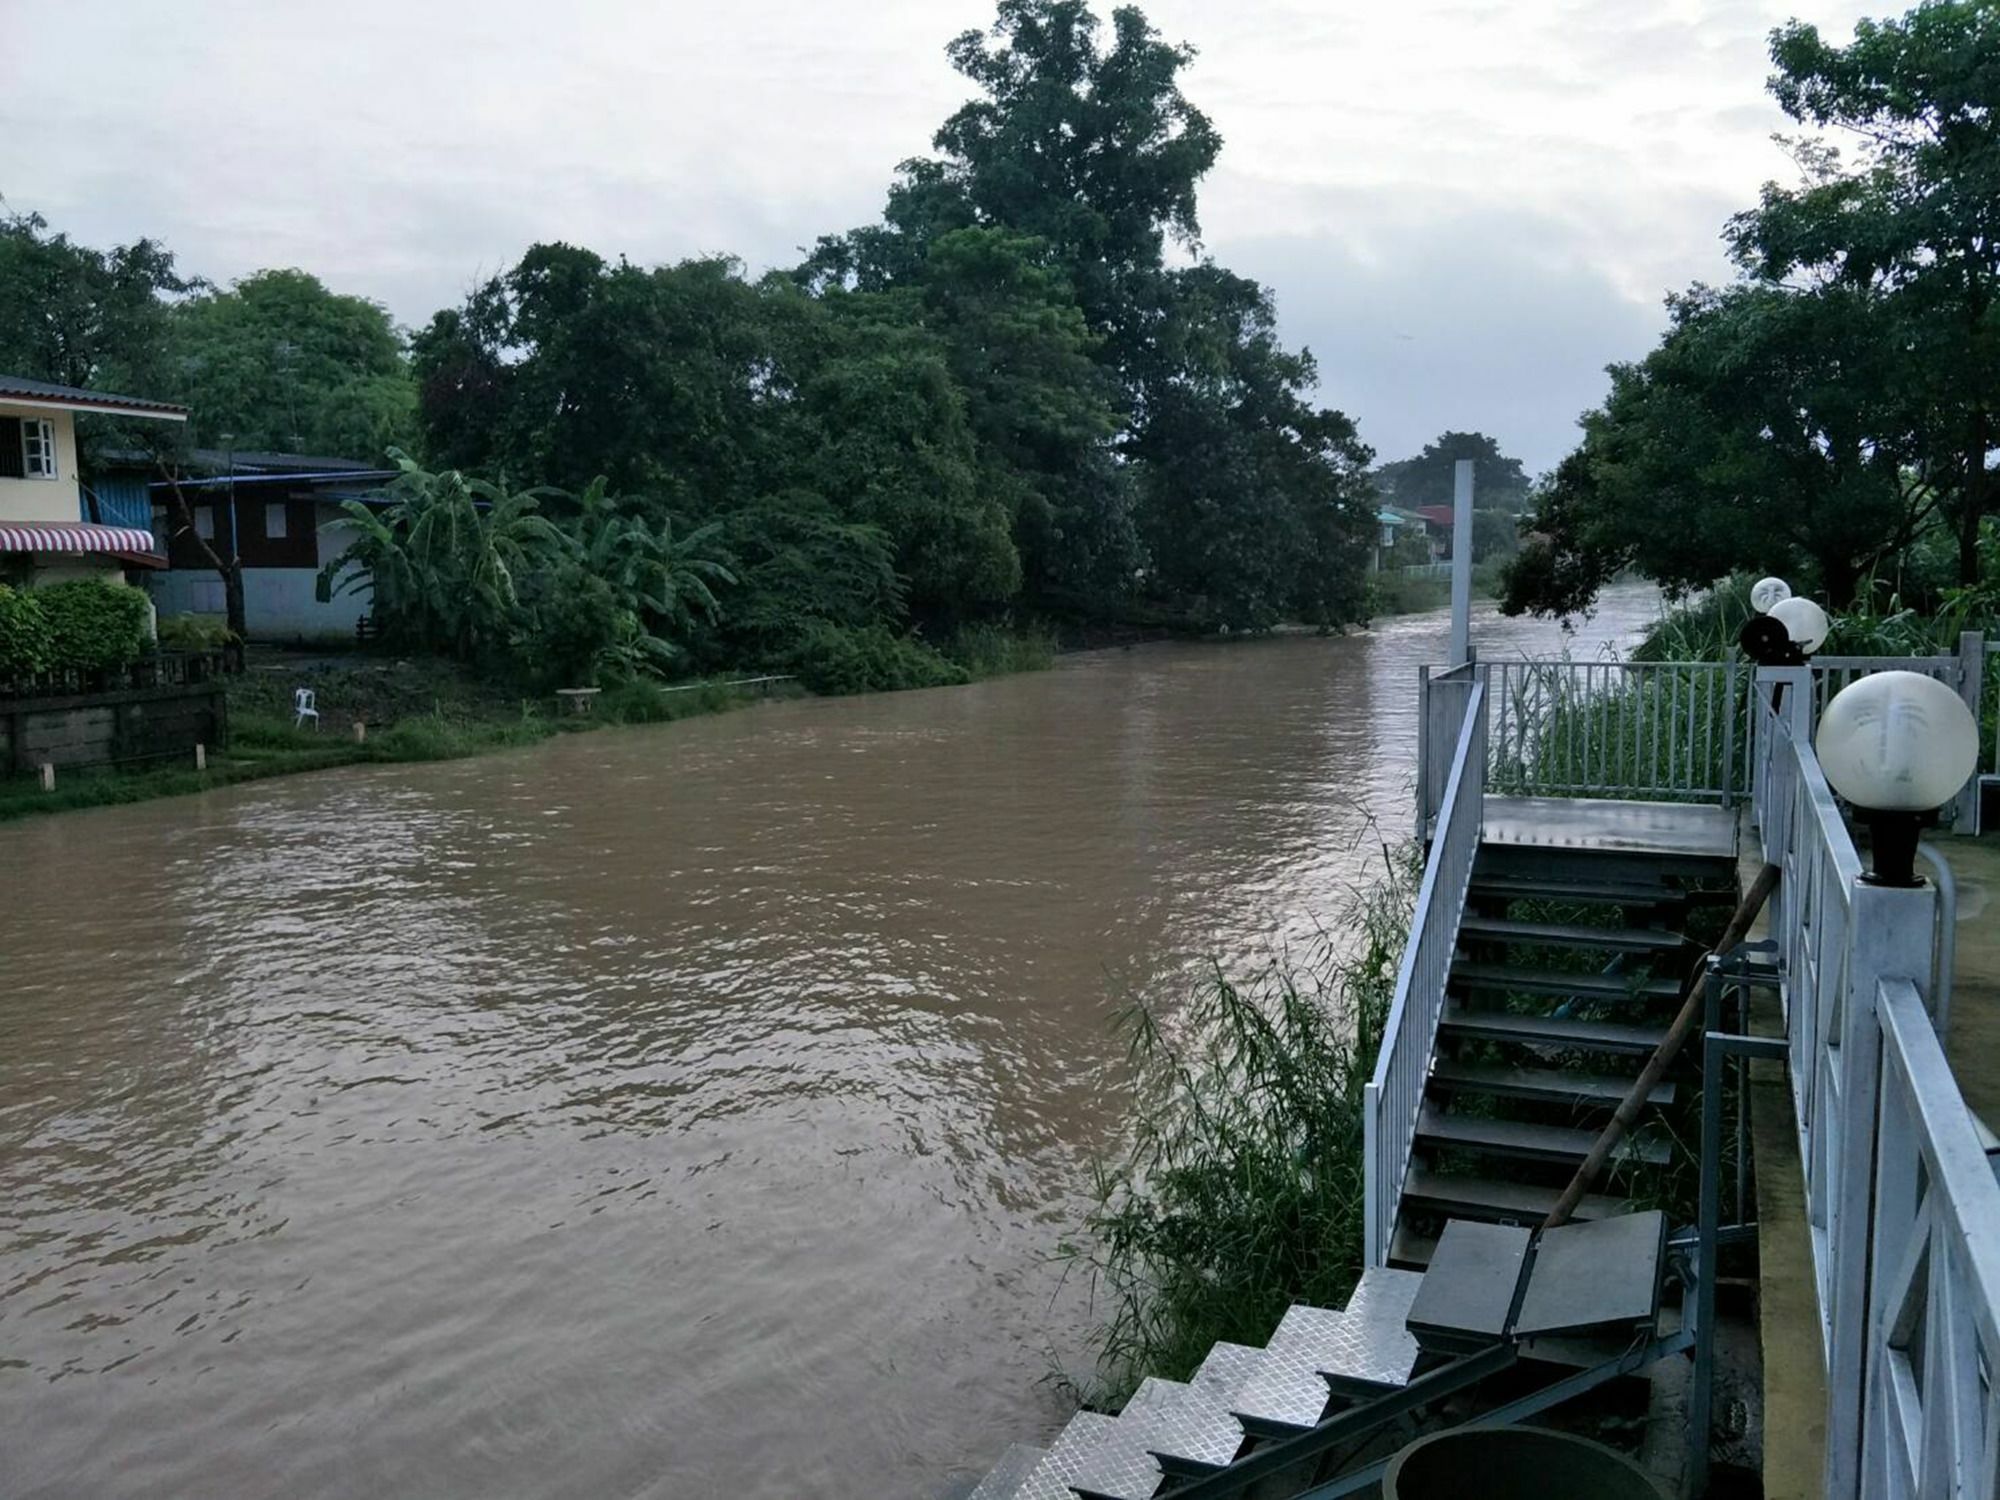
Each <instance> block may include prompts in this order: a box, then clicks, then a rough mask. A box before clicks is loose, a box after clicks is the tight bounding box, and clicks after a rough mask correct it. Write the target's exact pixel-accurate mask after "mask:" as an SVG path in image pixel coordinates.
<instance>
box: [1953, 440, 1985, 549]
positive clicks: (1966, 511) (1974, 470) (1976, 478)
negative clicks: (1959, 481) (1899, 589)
mask: <svg viewBox="0 0 2000 1500" xmlns="http://www.w3.org/2000/svg"><path fill="white" fill-rule="evenodd" d="M1987 427H1988V422H1987V415H1986V413H1985V412H1984V411H1976V412H1974V413H1973V414H1972V441H1971V443H1970V444H1968V445H1967V448H1966V454H1965V489H1964V491H1963V494H1962V496H1961V499H1960V501H1959V505H1960V509H1959V513H1958V581H1959V583H1960V584H1961V585H1963V586H1964V587H1967V588H1970V587H1972V586H1973V585H1975V584H1977V583H1978V582H1979V523H1980V521H1981V520H1983V519H1984V518H1985V515H1986V448H1987V443H1988V435H1987Z"/></svg>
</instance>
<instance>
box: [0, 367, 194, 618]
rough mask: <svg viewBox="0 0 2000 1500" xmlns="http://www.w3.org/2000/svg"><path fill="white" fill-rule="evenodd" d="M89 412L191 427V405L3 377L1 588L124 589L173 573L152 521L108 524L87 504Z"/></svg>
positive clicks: (111, 519) (0, 388)
mask: <svg viewBox="0 0 2000 1500" xmlns="http://www.w3.org/2000/svg"><path fill="white" fill-rule="evenodd" d="M79 412H83V413H100V414H103V415H107V416H115V417H126V418H131V417H139V418H144V419H146V420H149V421H159V422H185V421H186V420H187V409H186V408H185V407H180V406H175V405H173V404H171V403H170V402H166V401H153V400H149V399H147V398H145V397H142V396H113V395H109V394H107V393H105V392H103V391H86V390H80V389H78V388H77V387H75V386H69V385H52V384H50V383H49V382H48V381H45V380H29V379H27V378H25V377H23V376H19V375H0V582H8V583H15V584H24V585H27V586H29V587H33V586H36V585H38V584H46V583H55V582H60V581H62V580H64V579H69V578H106V579H110V580H112V581H114V582H116V581H119V580H121V579H124V578H125V577H126V575H127V573H128V572H131V571H133V570H137V569H154V568H161V567H164V566H165V565H166V558H165V556H164V555H163V553H162V551H161V549H159V548H158V547H157V546H156V545H155V541H154V537H153V531H152V527H151V525H150V523H149V521H148V520H147V519H143V518H139V517H137V516H136V515H134V514H126V515H123V516H120V517H100V516H98V515H95V514H93V513H92V511H91V508H90V507H89V506H88V505H87V504H86V502H85V491H84V488H83V486H82V484H81V483H80V482H79V477H78V472H77V457H76V417H77V414H78V413H79Z"/></svg>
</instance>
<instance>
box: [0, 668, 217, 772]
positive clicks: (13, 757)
mask: <svg viewBox="0 0 2000 1500" xmlns="http://www.w3.org/2000/svg"><path fill="white" fill-rule="evenodd" d="M228 738H229V697H228V694H227V692H226V691H225V690H224V688H223V685H222V683H221V682H220V681H210V682H198V683H192V684H189V683H181V684H169V685H167V686H164V687H140V688H120V689H117V690H115V691H111V692H98V693H78V694H74V695H72V696H69V697H38V698H9V699H0V766H4V767H6V768H7V769H8V770H10V771H13V772H17V773H20V772H32V771H34V770H36V769H37V768H38V767H41V766H45V765H47V766H55V767H58V768H61V767H66V766H74V767H84V766H103V765H117V764H126V763H134V762H141V761H153V760H170V759H178V758H181V757H183V756H185V757H190V758H191V757H192V756H193V754H194V747H195V746H196V745H206V746H208V747H209V748H211V749H214V748H216V747H217V746H220V745H223V744H225V743H227V741H228Z"/></svg>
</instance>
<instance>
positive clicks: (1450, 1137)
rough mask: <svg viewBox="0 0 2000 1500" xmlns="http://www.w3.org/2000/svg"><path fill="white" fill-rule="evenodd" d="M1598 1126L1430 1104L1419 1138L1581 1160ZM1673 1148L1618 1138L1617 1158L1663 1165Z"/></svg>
mask: <svg viewBox="0 0 2000 1500" xmlns="http://www.w3.org/2000/svg"><path fill="white" fill-rule="evenodd" d="M1597 1135H1598V1133H1597V1132H1596V1131H1595V1130H1579V1129H1577V1128H1576V1127H1575V1126H1571V1125H1538V1124H1535V1123H1534V1122H1533V1121H1530V1120H1489V1119H1486V1118H1485V1117H1483V1116H1480V1115H1454V1114H1448V1113H1446V1112H1445V1111H1444V1110H1441V1109H1439V1108H1438V1107H1437V1106H1436V1105H1435V1104H1426V1105H1425V1106H1424V1112H1423V1115H1422V1117H1421V1118H1419V1119H1418V1121H1417V1144H1418V1145H1419V1146H1423V1147H1426V1148H1428V1149H1430V1150H1433V1151H1479V1152H1483V1153H1485V1154H1486V1155H1488V1156H1511V1157H1514V1158H1515V1159H1517V1160H1520V1161H1545V1162H1556V1163H1560V1164H1563V1165H1569V1164H1571V1163H1575V1162H1580V1161H1582V1160H1583V1159H1584V1158H1585V1157H1586V1156H1588V1155H1590V1148H1591V1147H1592V1146H1594V1145H1596V1144H1597ZM1672 1156H1673V1152H1672V1148H1670V1147H1669V1146H1668V1145H1667V1143H1666V1142H1665V1141H1648V1140H1634V1139H1632V1138H1631V1137H1630V1136H1627V1137H1626V1138H1625V1139H1624V1140H1623V1141H1622V1142H1620V1143H1619V1147H1618V1151H1617V1154H1616V1155H1615V1156H1614V1157H1613V1160H1614V1161H1616V1162H1618V1163H1619V1164H1620V1165H1622V1166H1639V1165H1643V1166H1649V1167H1664V1166H1665V1165H1666V1164H1667V1162H1668V1161H1669V1160H1671V1159H1672Z"/></svg>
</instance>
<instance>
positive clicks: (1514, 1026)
mask: <svg viewBox="0 0 2000 1500" xmlns="http://www.w3.org/2000/svg"><path fill="white" fill-rule="evenodd" d="M1438 1030H1439V1032H1440V1033H1442V1034H1443V1035H1445V1036H1455V1037H1468V1038H1471V1039H1472V1040H1475V1041H1482V1042H1519V1043H1523V1044H1526V1045H1530V1046H1540V1047H1571V1048H1578V1049H1581V1050H1582V1051H1585V1052H1631V1053H1636V1054H1637V1055H1639V1056H1641V1057H1650V1056H1651V1055H1652V1054H1653V1051H1654V1050H1655V1049H1656V1048H1657V1047H1658V1046H1659V1045H1660V1043H1661V1041H1662V1040H1664V1039H1665V1037H1666V1034H1667V1028H1666V1027H1664V1026H1646V1025H1636V1024H1633V1023H1631V1022H1627V1021H1582V1020H1578V1019H1576V1018H1575V1017H1573V1016H1523V1015H1516V1014H1514V1013H1513V1012H1512V1011H1504V1010H1480V1009H1478V1008H1476V1007H1474V1006H1469V1005H1466V1004H1464V1003H1463V1002H1462V1001H1458V1000H1453V1001H1450V1002H1449V1003H1447V1004H1446V1006H1445V1008H1444V1015H1443V1016H1442V1017H1440V1018H1439V1021H1438Z"/></svg>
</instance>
